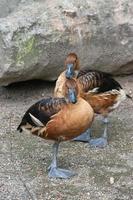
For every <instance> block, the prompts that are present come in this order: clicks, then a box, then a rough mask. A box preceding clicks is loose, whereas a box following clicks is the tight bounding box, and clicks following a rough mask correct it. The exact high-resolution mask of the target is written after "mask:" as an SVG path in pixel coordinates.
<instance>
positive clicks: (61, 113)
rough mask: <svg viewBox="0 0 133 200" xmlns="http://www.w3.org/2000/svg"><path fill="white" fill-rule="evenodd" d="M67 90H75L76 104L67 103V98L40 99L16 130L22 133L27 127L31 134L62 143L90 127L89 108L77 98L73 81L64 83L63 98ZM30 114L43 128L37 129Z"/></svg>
mask: <svg viewBox="0 0 133 200" xmlns="http://www.w3.org/2000/svg"><path fill="white" fill-rule="evenodd" d="M69 88H72V89H75V91H76V95H77V98H78V99H77V103H75V104H72V103H69V101H68V99H67V98H47V99H42V100H40V101H38V102H37V103H35V104H34V105H32V106H31V107H30V108H29V109H28V110H27V111H26V113H25V115H24V117H23V118H22V121H21V123H20V125H19V126H18V130H20V131H22V127H28V129H29V130H31V132H32V133H33V134H36V135H39V136H40V137H43V138H44V139H51V140H58V141H62V140H70V139H72V138H74V137H76V136H78V135H79V134H81V133H82V132H83V131H85V130H86V129H87V128H88V127H90V126H91V123H92V120H93V110H92V108H91V106H90V105H89V104H88V103H87V102H86V101H85V100H84V99H82V98H81V97H78V87H77V83H76V81H75V80H74V79H73V80H66V82H65V83H64V85H63V94H64V96H67V95H68V92H67V90H68V89H69ZM30 114H31V115H33V116H34V117H35V118H37V119H38V120H39V121H40V122H41V123H42V124H43V125H44V127H38V125H36V123H35V122H34V121H33V120H32V119H31V116H30ZM27 125H30V126H27ZM36 127H38V129H36ZM34 130H35V131H34Z"/></svg>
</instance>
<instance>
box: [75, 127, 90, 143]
mask: <svg viewBox="0 0 133 200" xmlns="http://www.w3.org/2000/svg"><path fill="white" fill-rule="evenodd" d="M90 135H91V129H88V130H87V131H86V132H84V133H82V134H81V135H79V136H78V137H76V138H74V139H72V141H76V142H89V140H90Z"/></svg>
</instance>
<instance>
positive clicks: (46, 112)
mask: <svg viewBox="0 0 133 200" xmlns="http://www.w3.org/2000/svg"><path fill="white" fill-rule="evenodd" d="M66 104H67V102H66V100H65V98H51V97H50V98H46V99H42V100H40V101H38V102H37V103H35V104H33V105H32V106H31V107H30V108H29V109H28V110H27V111H26V113H25V114H24V116H23V118H22V121H21V123H20V125H19V126H18V128H17V130H20V131H22V129H21V126H24V125H26V124H27V123H28V124H30V125H32V126H34V127H37V126H38V125H37V123H36V122H35V121H36V119H37V120H38V121H39V122H40V124H41V123H42V124H43V125H44V126H45V125H46V124H47V123H48V121H49V120H50V118H51V116H52V115H54V114H56V113H58V112H59V111H60V110H61V108H62V107H63V106H64V105H66ZM33 118H34V119H35V120H33Z"/></svg>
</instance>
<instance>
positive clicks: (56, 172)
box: [48, 142, 75, 179]
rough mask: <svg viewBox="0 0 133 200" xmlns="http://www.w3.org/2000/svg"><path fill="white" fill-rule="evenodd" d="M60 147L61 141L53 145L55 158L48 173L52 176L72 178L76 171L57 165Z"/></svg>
mask: <svg viewBox="0 0 133 200" xmlns="http://www.w3.org/2000/svg"><path fill="white" fill-rule="evenodd" d="M58 148H59V142H55V143H54V145H53V160H52V162H51V165H50V166H49V168H48V170H49V173H48V175H49V177H50V178H63V179H66V178H70V177H71V176H74V175H75V173H73V172H71V171H69V170H66V169H60V168H58V167H57V154H58Z"/></svg>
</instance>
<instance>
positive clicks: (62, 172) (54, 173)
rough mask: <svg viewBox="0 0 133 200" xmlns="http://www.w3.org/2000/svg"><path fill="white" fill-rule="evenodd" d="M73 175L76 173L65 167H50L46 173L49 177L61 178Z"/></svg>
mask: <svg viewBox="0 0 133 200" xmlns="http://www.w3.org/2000/svg"><path fill="white" fill-rule="evenodd" d="M75 175H76V173H74V172H71V171H69V170H66V169H60V168H56V167H53V168H50V171H49V173H48V176H49V177H50V178H62V179H67V178H70V177H72V176H75Z"/></svg>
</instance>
